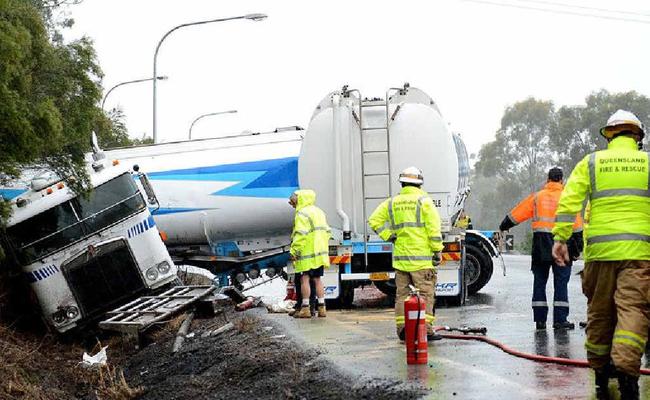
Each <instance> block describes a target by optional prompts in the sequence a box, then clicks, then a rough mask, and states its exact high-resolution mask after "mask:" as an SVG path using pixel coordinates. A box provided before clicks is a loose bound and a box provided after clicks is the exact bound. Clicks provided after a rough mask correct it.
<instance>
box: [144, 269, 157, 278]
mask: <svg viewBox="0 0 650 400" xmlns="http://www.w3.org/2000/svg"><path fill="white" fill-rule="evenodd" d="M145 276H146V277H147V279H149V280H150V281H155V280H156V279H158V270H156V268H155V267H151V268H149V269H148V270H147V272H146V273H145Z"/></svg>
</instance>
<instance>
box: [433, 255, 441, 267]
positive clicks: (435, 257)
mask: <svg viewBox="0 0 650 400" xmlns="http://www.w3.org/2000/svg"><path fill="white" fill-rule="evenodd" d="M431 262H432V263H433V265H434V266H436V267H437V266H438V265H440V263H441V262H442V254H440V252H439V251H436V252H435V253H433V257H431Z"/></svg>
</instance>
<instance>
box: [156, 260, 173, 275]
mask: <svg viewBox="0 0 650 400" xmlns="http://www.w3.org/2000/svg"><path fill="white" fill-rule="evenodd" d="M156 269H157V270H158V272H160V273H161V274H162V275H165V274H166V273H168V272H169V270H170V269H171V266H170V265H169V263H168V262H167V261H163V262H161V263H159V264H158V265H156Z"/></svg>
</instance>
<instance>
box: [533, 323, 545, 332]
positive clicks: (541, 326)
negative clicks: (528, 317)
mask: <svg viewBox="0 0 650 400" xmlns="http://www.w3.org/2000/svg"><path fill="white" fill-rule="evenodd" d="M535 329H537V330H538V331H541V330H544V329H546V322H543V321H537V322H535Z"/></svg>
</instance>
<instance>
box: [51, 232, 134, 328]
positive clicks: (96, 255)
mask: <svg viewBox="0 0 650 400" xmlns="http://www.w3.org/2000/svg"><path fill="white" fill-rule="evenodd" d="M62 270H63V273H64V276H65V277H66V279H67V281H68V285H70V289H71V290H72V293H73V294H74V296H75V299H76V300H77V304H78V305H79V307H80V308H81V312H82V315H83V316H84V317H85V318H92V317H98V316H100V315H101V314H102V313H103V312H106V311H109V310H111V309H113V308H115V306H117V305H119V304H120V303H124V302H127V301H129V300H132V299H135V298H136V297H137V296H138V295H140V294H141V293H142V292H143V291H144V290H145V285H144V281H143V280H142V276H141V274H140V271H139V269H138V266H137V264H136V263H135V260H134V259H133V255H132V254H131V251H130V250H129V248H128V245H127V243H126V241H124V240H116V241H112V242H109V243H106V244H103V245H100V246H97V247H92V246H89V248H88V250H86V251H85V252H84V253H82V254H81V255H79V256H77V257H75V258H74V259H72V260H71V261H69V262H68V263H66V264H65V265H63V267H62Z"/></svg>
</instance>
